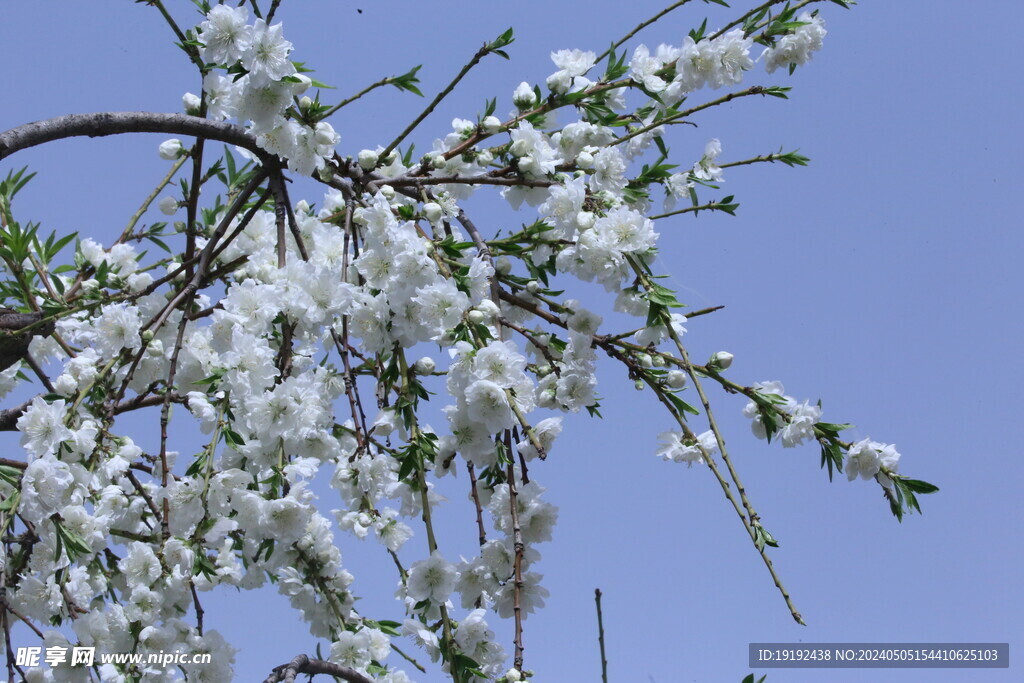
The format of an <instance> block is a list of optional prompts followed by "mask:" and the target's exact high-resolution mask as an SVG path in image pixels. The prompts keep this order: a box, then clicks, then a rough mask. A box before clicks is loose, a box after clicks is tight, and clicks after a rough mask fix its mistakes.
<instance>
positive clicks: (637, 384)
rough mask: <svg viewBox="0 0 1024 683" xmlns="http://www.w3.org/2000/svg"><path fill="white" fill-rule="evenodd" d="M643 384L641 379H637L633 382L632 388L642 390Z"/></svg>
mask: <svg viewBox="0 0 1024 683" xmlns="http://www.w3.org/2000/svg"><path fill="white" fill-rule="evenodd" d="M645 386H646V385H645V384H644V381H643V380H642V379H638V380H637V381H635V382H633V388H634V389H636V390H637V391H643V390H644V387H645Z"/></svg>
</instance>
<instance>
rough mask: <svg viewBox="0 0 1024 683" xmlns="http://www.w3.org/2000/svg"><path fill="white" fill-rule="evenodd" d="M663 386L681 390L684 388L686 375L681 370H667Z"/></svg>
mask: <svg viewBox="0 0 1024 683" xmlns="http://www.w3.org/2000/svg"><path fill="white" fill-rule="evenodd" d="M665 384H667V385H668V386H669V388H671V389H682V388H683V387H685V386H686V373H685V372H683V371H682V370H669V371H668V372H667V373H665Z"/></svg>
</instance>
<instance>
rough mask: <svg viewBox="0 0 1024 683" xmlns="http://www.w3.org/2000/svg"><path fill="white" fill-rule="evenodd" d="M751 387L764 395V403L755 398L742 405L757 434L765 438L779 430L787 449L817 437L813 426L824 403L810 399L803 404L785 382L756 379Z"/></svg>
mask: <svg viewBox="0 0 1024 683" xmlns="http://www.w3.org/2000/svg"><path fill="white" fill-rule="evenodd" d="M751 389H753V391H754V392H756V393H757V394H758V395H759V396H761V397H762V402H758V401H753V400H752V401H750V402H749V403H747V405H746V407H744V408H743V415H744V416H745V417H748V418H750V419H751V423H750V428H751V430H752V431H753V432H754V436H756V437H757V438H759V439H764V438H767V437H768V436H769V434H774V433H775V432H776V431H777V432H778V433H779V436H780V438H781V439H782V445H783V446H785V447H786V448H793V447H794V446H799V445H800V444H802V443H803V442H804V441H806V440H808V439H813V438H814V425H815V424H817V423H818V422H819V421H820V418H821V406H819V405H811V403H810V402H809V401H804V402H803V403H800V402H798V401H797V400H796V399H795V398H793V397H792V396H787V395H786V393H785V391H786V390H785V387H783V386H782V382H777V381H775V382H756V383H755V384H754V385H753V386H752V387H751ZM764 402H768V403H770V404H771V406H773V408H774V410H765V409H764V407H763V406H764V405H765V403H764Z"/></svg>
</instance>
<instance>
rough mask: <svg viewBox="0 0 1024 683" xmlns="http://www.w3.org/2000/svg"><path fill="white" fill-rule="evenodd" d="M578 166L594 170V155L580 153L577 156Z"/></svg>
mask: <svg viewBox="0 0 1024 683" xmlns="http://www.w3.org/2000/svg"><path fill="white" fill-rule="evenodd" d="M576 165H577V166H579V167H580V168H593V167H594V155H593V154H591V153H590V152H580V153H579V154H577V155H576Z"/></svg>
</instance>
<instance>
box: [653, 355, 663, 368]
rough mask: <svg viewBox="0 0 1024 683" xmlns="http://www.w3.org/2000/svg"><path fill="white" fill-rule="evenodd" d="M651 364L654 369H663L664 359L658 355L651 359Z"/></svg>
mask: <svg viewBox="0 0 1024 683" xmlns="http://www.w3.org/2000/svg"><path fill="white" fill-rule="evenodd" d="M651 363H653V364H654V367H656V368H663V367H665V357H664V356H662V355H660V354H659V355H657V356H655V357H654V358H652V359H651Z"/></svg>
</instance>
